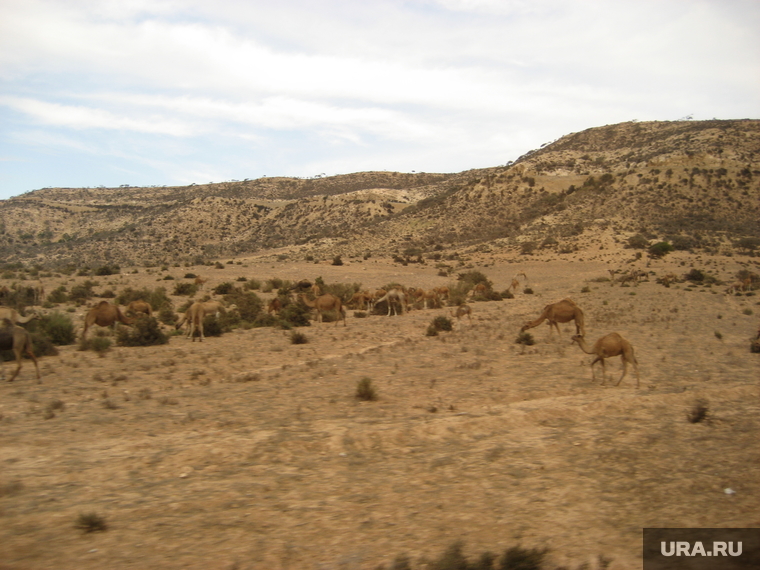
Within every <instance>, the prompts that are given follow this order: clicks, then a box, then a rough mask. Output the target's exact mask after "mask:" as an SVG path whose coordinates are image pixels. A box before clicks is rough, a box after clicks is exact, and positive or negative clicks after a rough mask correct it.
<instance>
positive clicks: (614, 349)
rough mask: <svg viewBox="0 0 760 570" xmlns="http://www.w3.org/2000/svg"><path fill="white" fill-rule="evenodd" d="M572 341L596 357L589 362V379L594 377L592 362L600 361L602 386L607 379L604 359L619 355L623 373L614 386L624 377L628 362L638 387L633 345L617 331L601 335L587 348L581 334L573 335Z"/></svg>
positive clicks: (637, 370)
mask: <svg viewBox="0 0 760 570" xmlns="http://www.w3.org/2000/svg"><path fill="white" fill-rule="evenodd" d="M573 342H576V343H578V346H579V347H580V348H581V350H582V351H583V352H585V353H586V354H594V355H596V358H594V360H593V361H592V362H591V381H592V382H594V381H595V380H596V377H595V376H594V364H596V363H597V362H601V363H602V386H604V383H605V382H606V381H607V379H606V378H605V372H606V370H605V366H604V359H605V358H611V357H613V356H620V357H621V358H622V360H623V374H622V375H621V376H620V380H618V381H617V384H615V386H620V383H621V382H622V381H623V378H625V375H626V373H627V372H628V364H631V365H633V371H634V372H635V373H636V388H638V387H639V363H638V362H637V361H636V358H635V357H634V356H633V346H631V343H630V342H628V341H627V340H625V339H624V338H623V337H622V336H620V335H619V334H618V333H610V334H608V335H605V336H603V337H601V338H600V339H599V340H597V341H596V342H595V343H594V346H593V347H591V348H589V346H588V344H587V343H586V340H585V339H584V338H583V337H582V336H581V335H578V334H577V335H574V336H573Z"/></svg>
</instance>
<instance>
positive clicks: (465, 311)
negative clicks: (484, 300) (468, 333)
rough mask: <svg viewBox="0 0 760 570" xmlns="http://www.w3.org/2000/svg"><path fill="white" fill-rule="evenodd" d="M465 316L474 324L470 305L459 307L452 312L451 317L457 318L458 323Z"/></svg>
mask: <svg viewBox="0 0 760 570" xmlns="http://www.w3.org/2000/svg"><path fill="white" fill-rule="evenodd" d="M465 315H466V316H467V318H468V319H469V321H470V322H472V309H471V308H470V306H469V305H459V306H458V307H457V308H456V309H455V310H453V311H451V316H452V317H456V318H457V320H458V321H459V320H462V317H464V316H465Z"/></svg>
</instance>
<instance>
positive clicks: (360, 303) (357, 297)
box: [346, 291, 372, 311]
mask: <svg viewBox="0 0 760 570" xmlns="http://www.w3.org/2000/svg"><path fill="white" fill-rule="evenodd" d="M371 301H372V296H371V294H370V293H369V291H357V292H356V293H354V294H353V295H352V296H351V300H350V301H349V302H348V303H346V305H351V306H352V307H354V308H356V309H359V310H362V311H363V310H364V309H365V308H366V306H367V305H368V304H369V303H370V302H371Z"/></svg>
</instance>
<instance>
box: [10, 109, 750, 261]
mask: <svg viewBox="0 0 760 570" xmlns="http://www.w3.org/2000/svg"><path fill="white" fill-rule="evenodd" d="M759 219H760V121H756V120H741V121H717V120H714V121H677V122H649V123H638V122H631V123H622V124H618V125H612V126H606V127H599V128H593V129H588V130H586V131H583V132H580V133H573V134H570V135H567V136H565V137H562V138H561V139H559V140H557V141H556V142H554V143H552V144H549V145H546V146H544V147H543V148H541V149H539V150H536V151H532V152H530V153H528V154H526V155H525V156H523V157H520V158H519V159H518V160H517V161H516V162H514V163H510V164H507V165H505V166H500V167H495V168H490V169H483V170H472V171H467V172H462V173H458V174H426V173H417V174H402V173H395V172H363V173H357V174H350V175H342V176H334V177H325V178H316V179H308V180H304V179H293V178H263V179H259V180H245V181H231V182H225V183H220V184H208V185H193V186H188V187H172V188H167V187H151V188H133V187H123V188H95V189H93V188H88V189H70V188H46V189H42V190H36V191H34V192H30V193H28V194H25V195H23V196H20V197H17V198H12V199H10V200H5V201H2V202H0V232H2V233H0V252H1V253H2V255H3V258H4V259H5V260H6V262H8V261H31V260H36V262H38V263H41V264H53V265H57V264H65V263H77V264H88V265H92V266H94V265H97V264H108V263H118V264H130V263H140V264H145V263H167V262H170V261H173V262H177V261H183V260H184V261H200V260H208V259H213V258H219V257H231V256H234V255H239V254H243V253H253V252H257V251H261V250H265V249H267V248H276V247H277V248H279V247H285V246H294V247H295V246H297V247H298V249H299V255H301V254H303V255H314V256H323V257H324V256H326V255H337V254H341V255H348V256H351V255H362V254H364V253H366V252H372V253H386V254H388V253H395V252H399V253H403V252H404V251H429V250H431V249H433V248H435V247H436V246H440V245H446V246H451V245H455V246H456V245H462V244H486V247H499V248H516V249H518V250H520V251H522V252H524V253H530V252H531V251H533V250H535V249H536V248H549V249H553V250H555V251H557V252H559V253H562V252H568V251H572V250H573V249H576V248H578V247H581V246H584V244H585V245H586V246H588V244H589V243H593V242H594V240H597V239H598V237H599V236H600V235H601V234H604V235H606V236H608V237H611V238H612V239H614V240H615V241H618V242H623V241H624V240H627V239H630V237H631V236H634V235H635V234H641V235H643V237H645V238H647V239H669V240H672V241H673V242H674V244H676V245H677V246H678V247H683V248H698V247H702V248H725V247H732V246H747V245H749V246H752V244H754V243H755V242H756V241H757V238H758V237H760V224H758V220H759Z"/></svg>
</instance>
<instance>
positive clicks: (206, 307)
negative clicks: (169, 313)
mask: <svg viewBox="0 0 760 570" xmlns="http://www.w3.org/2000/svg"><path fill="white" fill-rule="evenodd" d="M193 305H202V306H203V317H202V318H201V320H203V318H205V317H207V316H209V315H216V316H217V317H218V316H219V313H222V312H224V310H225V308H224V305H223V304H222V303H221V301H205V302H201V301H196V302H195V303H193ZM193 305H191V306H190V308H192V307H193ZM190 316H191V315H190V309H188V310H187V311H186V312H185V314H184V315H183V316H182V318H181V319H180V320H179V321H178V322H177V324H176V325H174V328H175V329H176V330H179V329H180V328H181V327H182V326H183V325H184V324H185V323H191V319H190ZM190 328H191V332H190V335H192V332H193V331H192V326H191V327H190ZM190 335H188V336H190Z"/></svg>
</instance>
